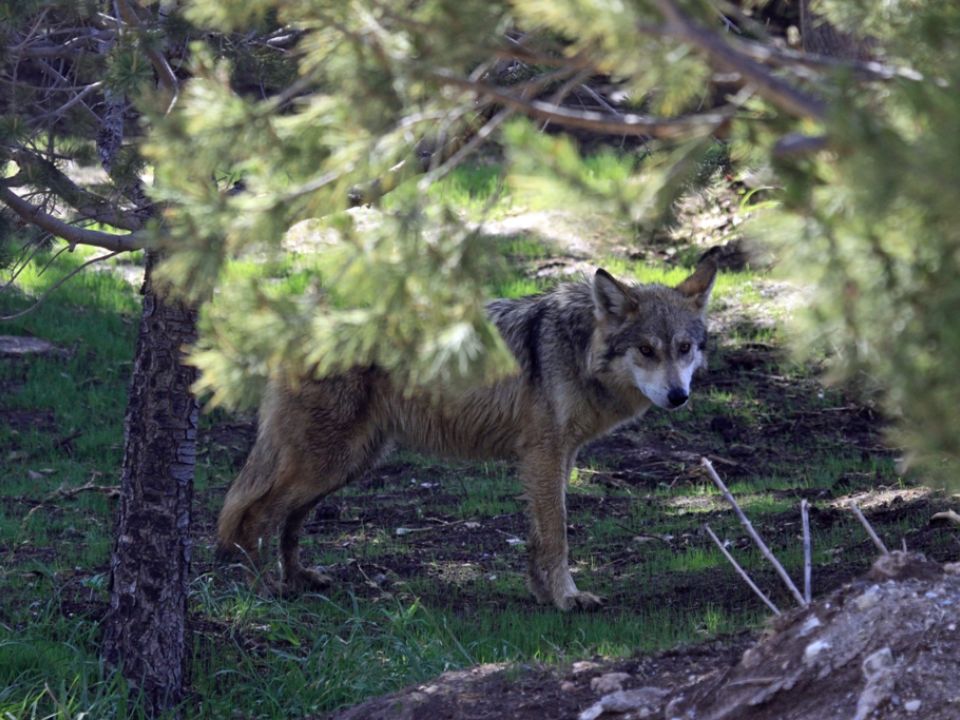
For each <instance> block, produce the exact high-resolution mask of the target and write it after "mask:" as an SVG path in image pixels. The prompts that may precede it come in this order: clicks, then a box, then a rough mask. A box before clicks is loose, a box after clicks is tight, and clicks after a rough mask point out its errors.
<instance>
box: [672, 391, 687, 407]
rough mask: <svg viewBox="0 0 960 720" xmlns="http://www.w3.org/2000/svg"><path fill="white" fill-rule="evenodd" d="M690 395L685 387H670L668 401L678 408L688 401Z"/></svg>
mask: <svg viewBox="0 0 960 720" xmlns="http://www.w3.org/2000/svg"><path fill="white" fill-rule="evenodd" d="M688 397H689V395H687V393H686V392H684V390H683V388H670V392H668V393H667V402H669V403H670V406H671V407H675V408H678V407H680V406H681V405H683V404H684V403H685V402H686V401H687V398H688Z"/></svg>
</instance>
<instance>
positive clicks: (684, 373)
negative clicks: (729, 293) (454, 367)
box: [218, 253, 717, 610]
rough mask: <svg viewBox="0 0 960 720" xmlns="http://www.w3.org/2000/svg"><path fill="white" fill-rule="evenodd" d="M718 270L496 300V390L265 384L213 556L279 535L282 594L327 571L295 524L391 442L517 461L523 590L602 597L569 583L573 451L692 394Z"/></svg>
mask: <svg viewBox="0 0 960 720" xmlns="http://www.w3.org/2000/svg"><path fill="white" fill-rule="evenodd" d="M716 274H717V264H716V261H715V260H714V259H713V258H712V257H711V255H710V253H708V254H706V255H704V257H703V258H701V261H700V262H699V263H698V265H697V267H696V268H695V270H694V272H693V273H692V274H691V275H690V276H689V277H687V278H686V279H685V280H684V281H683V282H681V283H680V284H679V285H677V286H676V287H667V286H664V285H655V284H650V285H636V284H630V283H627V282H623V281H620V280H618V279H616V278H614V277H613V276H612V275H610V273H608V272H606V271H605V270H603V269H597V270H596V272H595V274H594V275H593V278H592V280H589V279H587V280H584V281H581V282H569V283H565V284H561V285H559V286H557V287H556V288H554V289H553V290H550V291H548V292H545V293H543V294H540V295H534V296H530V297H524V298H519V299H513V300H494V301H491V302H490V303H488V305H487V312H488V315H489V318H490V320H491V321H492V322H493V323H494V324H495V325H496V327H497V328H498V330H499V332H500V334H501V335H502V337H503V339H504V341H505V342H506V345H507V346H508V347H509V349H510V351H511V352H512V353H513V355H514V357H515V358H516V367H517V370H516V372H514V373H513V374H511V375H508V376H506V377H503V378H501V379H499V380H497V381H495V382H491V383H486V384H478V385H475V386H472V387H467V388H464V389H457V390H452V389H443V388H440V389H436V388H434V389H426V388H423V389H417V390H415V391H412V392H411V391H409V390H408V389H407V388H404V387H398V384H397V383H395V382H394V381H393V380H392V379H391V376H390V374H389V373H388V372H386V371H384V370H383V369H381V368H378V367H375V366H368V367H357V368H352V369H350V370H347V371H344V372H342V373H339V374H336V375H334V376H328V377H321V378H307V379H304V380H302V381H301V382H298V383H296V384H295V385H294V384H291V383H287V382H284V381H283V380H280V379H276V380H272V381H271V382H270V383H269V384H268V387H267V391H266V393H265V394H264V399H263V401H262V404H261V406H260V413H259V428H258V432H257V440H256V442H255V444H254V447H253V449H252V450H251V452H250V455H249V457H248V459H247V461H246V464H245V465H244V467H243V468H242V470H241V471H240V473H239V475H238V476H237V478H236V479H235V480H234V482H233V483H232V485H231V487H230V489H229V490H228V492H227V495H226V499H225V501H224V505H223V509H222V511H221V513H220V517H219V522H218V539H219V548H220V552H221V554H224V553H226V554H229V553H230V551H233V552H236V551H237V550H239V551H242V553H243V554H244V556H245V557H246V558H247V559H248V562H250V563H252V564H253V565H254V566H255V567H256V566H259V565H260V563H261V562H262V556H261V555H262V551H263V548H264V547H265V546H266V545H268V544H269V541H270V538H271V536H272V535H273V534H274V533H275V532H277V531H279V543H280V567H281V573H282V581H281V582H282V589H283V591H285V592H298V591H301V590H304V589H313V588H322V587H324V586H325V585H326V584H328V583H329V578H326V577H325V576H323V575H322V574H320V573H318V572H317V571H315V570H312V569H308V568H305V567H303V566H302V565H301V563H300V559H299V536H300V531H301V528H302V525H303V523H304V520H305V519H306V518H307V516H308V514H309V513H310V511H311V509H312V508H313V507H314V505H316V503H317V502H318V501H319V500H320V499H321V498H323V497H325V496H326V495H329V494H330V493H332V492H334V491H335V490H337V489H339V488H341V487H343V486H344V485H346V484H347V483H349V482H352V481H354V480H356V479H357V478H360V477H361V476H362V475H364V473H365V472H367V471H368V470H369V469H370V468H371V467H373V466H374V465H375V464H376V463H377V462H378V461H379V460H380V459H381V458H382V457H383V456H384V454H385V452H386V451H387V450H388V449H389V448H390V447H393V446H395V445H397V444H399V445H402V446H404V447H406V448H410V449H413V450H416V451H419V452H425V453H431V454H437V455H440V456H445V457H451V458H463V459H504V460H509V461H513V462H514V463H516V466H517V469H518V473H519V476H520V482H521V484H522V487H523V490H524V497H525V499H526V501H527V503H528V510H529V541H528V552H529V556H528V567H527V584H528V587H529V589H530V591H531V592H532V593H533V595H534V597H535V598H536V599H537V600H538V601H539V602H542V603H553V604H554V605H555V606H556V607H557V608H559V609H561V610H569V609H571V608H582V609H590V608H594V607H596V606H598V605H600V604H601V603H602V600H601V598H599V597H598V596H596V595H594V594H592V593H589V592H583V591H580V590H579V589H577V586H576V584H575V583H574V581H573V577H572V576H571V574H570V568H569V561H568V549H567V510H566V489H567V482H568V478H569V476H570V471H571V469H572V468H573V464H574V460H575V458H576V455H577V451H578V449H579V448H580V447H581V446H582V445H583V444H584V443H586V442H588V441H590V440H593V439H594V438H597V437H599V436H600V435H603V434H604V433H607V432H609V431H610V430H612V429H613V428H615V427H617V426H618V425H621V424H623V423H625V422H628V421H630V420H633V419H634V418H637V417H639V416H640V415H642V414H643V413H645V412H646V411H647V409H649V408H650V407H651V406H652V405H656V406H658V407H660V408H665V409H668V410H674V409H676V408H679V407H682V406H683V405H684V404H685V403H686V402H687V398H688V397H689V396H690V383H691V379H692V377H693V374H694V372H695V371H696V370H697V369H698V368H700V367H701V366H703V365H704V364H705V358H706V355H705V351H706V343H707V324H706V315H707V312H706V311H707V303H708V299H709V297H710V292H711V289H712V288H713V284H714V280H715V277H716ZM405 390H407V391H405Z"/></svg>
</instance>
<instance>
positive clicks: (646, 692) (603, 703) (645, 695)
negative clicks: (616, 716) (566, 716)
mask: <svg viewBox="0 0 960 720" xmlns="http://www.w3.org/2000/svg"><path fill="white" fill-rule="evenodd" d="M667 694H668V691H667V690H664V689H663V688H658V687H643V688H637V689H635V690H618V691H617V692H614V693H610V694H609V695H604V696H603V697H602V698H600V700H599V701H597V702H595V703H594V704H593V705H591V706H590V707H588V708H587V709H586V710H584V711H583V712H582V713H580V720H596V718H598V717H600V716H601V715H603V713H627V712H628V713H630V716H631V718H637V720H642V719H643V718H648V717H652V716H653V715H655V714H657V713H659V712H660V709H661V707H663V703H664V698H665V697H666V696H667Z"/></svg>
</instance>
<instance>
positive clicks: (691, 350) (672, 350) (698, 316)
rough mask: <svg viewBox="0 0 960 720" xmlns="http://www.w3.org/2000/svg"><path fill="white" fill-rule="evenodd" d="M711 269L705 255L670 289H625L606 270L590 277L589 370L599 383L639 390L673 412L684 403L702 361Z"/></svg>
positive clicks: (713, 267) (712, 263)
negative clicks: (593, 328) (592, 323)
mask: <svg viewBox="0 0 960 720" xmlns="http://www.w3.org/2000/svg"><path fill="white" fill-rule="evenodd" d="M716 274H717V265H716V262H715V261H714V260H713V258H712V257H709V256H705V257H704V258H703V259H702V260H701V262H700V263H699V265H698V266H697V269H696V271H695V272H694V273H693V274H692V275H691V276H690V277H688V278H687V279H686V280H684V281H683V282H682V283H680V284H679V285H677V286H676V287H672V288H671V287H666V286H663V285H627V284H625V283H622V282H620V281H618V280H616V279H615V278H614V277H613V276H612V275H610V273H608V272H607V271H606V270H602V269H600V270H597V272H596V275H595V276H594V278H593V303H594V315H595V317H596V320H597V326H596V331H595V332H594V339H593V345H592V347H591V356H590V366H591V368H592V369H593V371H594V372H595V373H596V374H597V376H598V377H599V378H600V379H601V380H602V381H604V383H605V384H612V385H615V386H619V387H621V388H631V389H636V390H639V392H640V393H641V394H643V395H644V396H645V397H646V398H647V399H649V400H650V401H651V402H652V403H654V404H655V405H658V406H660V407H662V408H666V409H668V410H674V409H676V408H679V407H681V406H682V405H684V404H685V403H686V402H687V398H688V397H689V396H690V380H691V378H692V377H693V373H694V371H695V370H696V369H697V368H699V367H700V366H701V365H703V364H704V363H705V362H706V355H705V348H706V341H707V325H706V311H707V301H708V300H709V298H710V291H711V289H712V288H713V281H714V279H715V278H716Z"/></svg>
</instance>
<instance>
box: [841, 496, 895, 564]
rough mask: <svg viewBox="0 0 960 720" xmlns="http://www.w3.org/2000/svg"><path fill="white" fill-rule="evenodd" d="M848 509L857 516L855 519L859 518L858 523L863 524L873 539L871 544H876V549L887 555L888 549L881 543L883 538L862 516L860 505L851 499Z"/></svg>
mask: <svg viewBox="0 0 960 720" xmlns="http://www.w3.org/2000/svg"><path fill="white" fill-rule="evenodd" d="M850 509H851V510H853V514H854V515H856V516H857V520H859V521H860V524H861V525H863V529H864V530H866V531H867V535H869V536H870V539H871V540H873V544H874V545H876V546H877V549H878V550H879V551H880V552H882V553H883V554H884V555H889V554H890V551H889V550H887V546H886V545H884V544H883V540H881V539H880V536H879V535H877V533H875V532H874V530H873V526H872V525H871V524H870V522H869V521H868V520H867V518H866V517H864V515H863V511H862V510H861V509H860V506H859V505H857V504H856V503H855V502H853V501H851V502H850Z"/></svg>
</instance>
